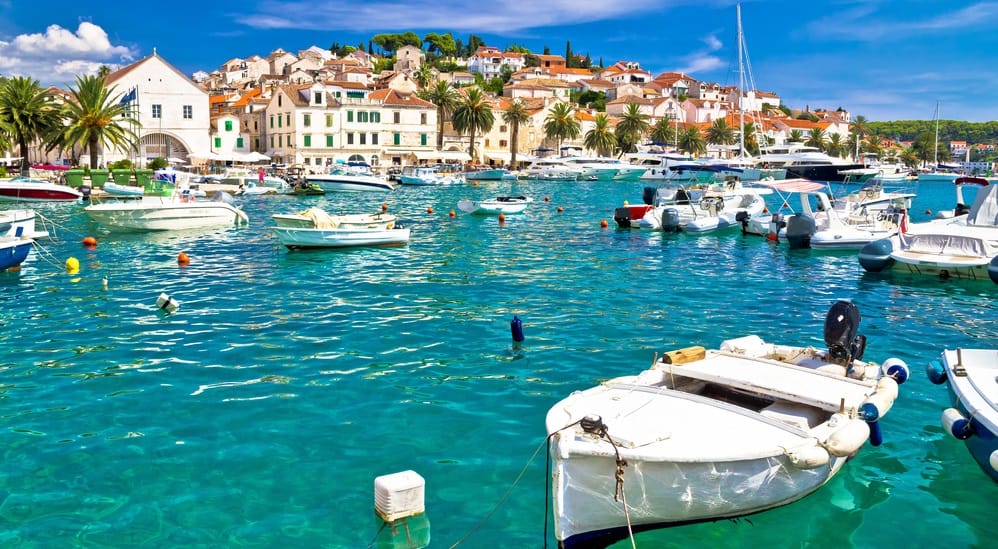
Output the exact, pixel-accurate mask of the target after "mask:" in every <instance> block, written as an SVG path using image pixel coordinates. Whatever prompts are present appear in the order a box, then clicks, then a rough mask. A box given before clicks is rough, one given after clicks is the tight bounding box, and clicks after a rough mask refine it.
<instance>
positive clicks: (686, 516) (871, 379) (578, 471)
mask: <svg viewBox="0 0 998 549" xmlns="http://www.w3.org/2000/svg"><path fill="white" fill-rule="evenodd" d="M859 321H860V315H859V311H858V309H857V308H856V307H855V306H854V305H853V304H852V303H850V302H847V301H839V302H836V303H835V304H834V305H833V306H832V307H831V309H830V310H829V311H828V314H827V317H826V319H825V326H824V339H825V344H826V345H827V349H817V348H814V347H794V346H786V345H778V344H773V343H767V342H765V341H763V339H762V338H760V337H758V336H754V335H751V336H746V337H741V338H737V339H729V340H727V341H725V342H723V343H722V344H721V346H720V348H719V349H718V350H706V349H704V347H689V348H685V349H679V350H676V351H670V352H667V353H665V354H664V355H663V356H662V358H661V359H657V360H655V361H654V362H653V363H652V366H651V368H649V369H647V370H644V371H642V372H640V373H639V374H638V375H632V376H625V377H618V378H615V379H611V380H609V381H606V382H603V383H601V384H600V385H598V386H596V387H592V388H590V389H586V390H583V391H576V392H574V393H572V394H571V395H570V396H568V397H567V398H565V399H564V400H562V401H560V402H558V403H557V404H555V405H554V406H553V407H552V408H551V409H550V410H549V411H548V414H547V417H546V427H547V432H548V434H549V436H550V458H551V460H552V461H553V469H552V476H551V482H552V484H553V486H552V499H553V503H554V517H555V519H554V532H555V537H556V538H557V540H558V542H559V546H560V547H565V548H571V547H590V546H597V544H598V546H606V545H609V544H610V543H613V542H615V541H617V540H620V539H626V538H627V537H628V535H630V534H633V533H634V532H637V531H640V530H649V529H654V528H662V527H668V526H674V525H682V524H688V523H694V522H700V521H712V520H717V519H722V518H732V517H739V516H744V515H749V514H752V513H757V512H760V511H765V510H767V509H771V508H774V507H778V506H781V505H785V504H788V503H791V502H794V501H796V500H798V499H800V498H803V497H805V496H807V495H808V494H810V493H812V492H814V491H815V490H817V489H819V488H820V487H821V486H822V485H823V484H825V483H826V482H828V480H829V479H831V478H832V477H833V476H834V475H835V474H836V473H838V472H839V471H840V470H841V469H842V467H843V466H844V465H845V464H846V462H847V461H848V460H849V459H850V458H852V457H853V456H855V455H856V454H857V453H858V452H859V451H860V450H861V449H862V447H863V445H864V444H865V443H866V442H867V440H869V441H870V443H871V444H872V445H879V444H880V443H881V441H882V437H881V432H880V428H879V424H878V423H877V421H878V420H879V419H881V418H882V417H883V416H884V414H886V413H887V412H888V411H889V410H890V408H891V405H892V404H893V402H894V399H895V398H896V397H897V394H898V383H901V382H903V381H904V380H905V379H907V374H908V372H907V366H906V365H905V364H904V363H903V362H902V361H900V360H898V359H888V360H887V361H885V362H884V363H883V364H882V365H878V364H876V363H873V362H864V361H863V360H862V355H863V351H864V348H865V341H866V339H865V337H864V336H862V335H859V334H858V333H857V331H858V324H859ZM632 542H633V540H632Z"/></svg>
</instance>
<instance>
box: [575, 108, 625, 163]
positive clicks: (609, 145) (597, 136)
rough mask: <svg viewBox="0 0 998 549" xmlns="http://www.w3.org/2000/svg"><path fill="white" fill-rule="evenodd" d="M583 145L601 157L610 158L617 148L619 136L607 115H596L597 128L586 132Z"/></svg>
mask: <svg viewBox="0 0 998 549" xmlns="http://www.w3.org/2000/svg"><path fill="white" fill-rule="evenodd" d="M582 144H583V145H585V147H586V148H587V149H590V150H594V151H596V152H597V154H599V155H600V156H610V155H611V154H613V150H614V149H615V148H616V147H617V136H616V134H615V133H614V131H613V128H612V127H611V123H610V117H609V116H607V114H606V113H603V112H601V113H599V114H597V115H596V126H595V127H594V128H593V129H591V130H589V131H588V132H586V136H585V138H583V141H582Z"/></svg>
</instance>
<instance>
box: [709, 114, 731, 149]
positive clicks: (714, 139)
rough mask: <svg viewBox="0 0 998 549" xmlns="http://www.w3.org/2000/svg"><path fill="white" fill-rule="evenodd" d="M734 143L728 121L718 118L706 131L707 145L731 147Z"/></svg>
mask: <svg viewBox="0 0 998 549" xmlns="http://www.w3.org/2000/svg"><path fill="white" fill-rule="evenodd" d="M734 142H735V130H734V128H732V127H731V126H729V125H728V121H727V120H725V119H723V118H718V119H717V120H715V121H714V122H713V123H712V124H711V125H710V128H708V129H707V143H710V144H711V145H732V144H734Z"/></svg>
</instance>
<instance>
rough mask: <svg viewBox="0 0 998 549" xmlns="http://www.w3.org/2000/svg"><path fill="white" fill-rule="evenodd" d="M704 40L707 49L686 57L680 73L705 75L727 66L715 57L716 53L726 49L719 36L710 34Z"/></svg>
mask: <svg viewBox="0 0 998 549" xmlns="http://www.w3.org/2000/svg"><path fill="white" fill-rule="evenodd" d="M702 40H703V41H704V43H705V44H706V45H707V47H706V48H705V49H701V50H699V51H695V52H693V53H691V54H690V55H687V56H686V57H684V58H683V63H684V66H683V67H681V68H679V69H678V71H679V72H683V73H686V74H694V73H698V72H700V73H703V72H709V71H712V70H715V69H719V68H721V67H724V66H725V65H726V63H724V62H723V61H721V59H720V58H719V57H717V56H716V55H714V53H715V52H717V51H720V50H721V49H722V48H723V47H724V44H723V43H722V42H721V41H720V40H719V39H718V38H717V36H714V35H713V34H709V35H707V36H706V37H705V38H703V39H702Z"/></svg>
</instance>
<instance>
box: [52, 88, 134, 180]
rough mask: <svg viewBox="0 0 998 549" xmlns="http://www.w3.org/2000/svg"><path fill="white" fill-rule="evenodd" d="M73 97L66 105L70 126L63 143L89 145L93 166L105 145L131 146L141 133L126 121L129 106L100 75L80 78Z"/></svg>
mask: <svg viewBox="0 0 998 549" xmlns="http://www.w3.org/2000/svg"><path fill="white" fill-rule="evenodd" d="M69 92H70V93H71V94H72V96H73V97H72V99H71V100H70V101H69V102H68V103H67V104H66V111H65V114H66V121H67V123H68V125H67V126H66V128H65V130H64V133H63V144H64V145H68V146H70V147H71V146H74V145H86V147H87V148H88V149H89V150H90V168H91V169H94V168H96V167H97V154H98V153H99V152H100V146H101V145H102V144H108V145H111V146H112V147H114V148H117V149H122V150H127V149H131V148H132V147H133V146H134V144H135V142H136V141H138V136H137V135H136V134H135V131H134V130H133V129H132V127H131V123H130V122H125V121H126V120H128V119H126V118H125V115H126V114H127V113H128V105H127V104H124V103H121V102H120V101H119V99H120V98H121V95H120V94H115V95H114V96H112V95H111V94H112V93H114V89H113V88H111V89H109V88H108V87H107V82H106V80H105V79H104V77H103V76H100V75H84V76H77V77H76V88H75V89H74V88H70V89H69Z"/></svg>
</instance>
